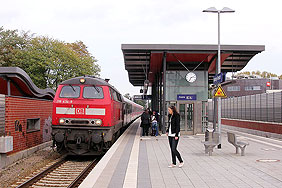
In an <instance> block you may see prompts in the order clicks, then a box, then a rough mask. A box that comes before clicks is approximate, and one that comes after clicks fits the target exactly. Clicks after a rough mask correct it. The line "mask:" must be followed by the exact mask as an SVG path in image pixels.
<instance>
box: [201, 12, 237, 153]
mask: <svg viewBox="0 0 282 188" xmlns="http://www.w3.org/2000/svg"><path fill="white" fill-rule="evenodd" d="M203 12H211V13H217V15H218V33H217V34H218V35H217V37H218V48H217V50H218V52H217V61H216V74H219V73H221V62H220V59H221V56H220V13H233V12H235V10H232V9H230V8H227V7H224V8H223V9H221V10H217V9H216V8H215V7H210V8H208V9H206V10H203ZM214 104H215V108H214V109H216V102H215V103H214ZM217 106H218V107H217V123H218V130H217V131H218V133H219V143H220V144H219V145H218V148H221V98H217ZM214 122H215V121H214ZM214 128H215V127H214Z"/></svg>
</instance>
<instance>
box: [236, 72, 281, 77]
mask: <svg viewBox="0 0 282 188" xmlns="http://www.w3.org/2000/svg"><path fill="white" fill-rule="evenodd" d="M239 75H249V76H250V75H257V76H260V77H262V78H271V77H277V74H274V73H271V72H266V71H263V72H260V71H258V70H257V71H252V73H251V72H249V71H245V72H239V73H237V74H236V76H239ZM279 79H282V75H281V76H279Z"/></svg>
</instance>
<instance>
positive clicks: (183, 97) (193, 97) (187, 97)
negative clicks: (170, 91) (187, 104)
mask: <svg viewBox="0 0 282 188" xmlns="http://www.w3.org/2000/svg"><path fill="white" fill-rule="evenodd" d="M177 100H178V101H181V100H185V101H195V100H197V95H177Z"/></svg>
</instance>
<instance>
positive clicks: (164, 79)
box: [162, 52, 166, 134]
mask: <svg viewBox="0 0 282 188" xmlns="http://www.w3.org/2000/svg"><path fill="white" fill-rule="evenodd" d="M165 95H166V52H164V55H163V113H162V116H163V117H162V119H163V122H162V133H163V134H165V132H166V130H165V112H166V105H165V102H166V96H165Z"/></svg>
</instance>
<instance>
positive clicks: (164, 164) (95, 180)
mask: <svg viewBox="0 0 282 188" xmlns="http://www.w3.org/2000/svg"><path fill="white" fill-rule="evenodd" d="M140 131H141V130H140V128H139V120H137V121H136V122H134V123H133V124H132V125H131V126H130V127H129V129H128V130H127V132H126V134H125V135H123V136H122V137H121V138H120V140H118V141H117V143H118V144H116V145H114V146H113V151H112V152H109V155H108V156H105V158H107V160H104V161H103V160H101V162H103V163H104V164H100V166H103V168H101V167H99V164H98V165H97V166H98V167H97V168H96V167H95V168H94V169H93V173H90V174H89V176H88V177H87V178H86V180H85V181H84V182H83V183H82V184H81V186H80V187H85V188H88V187H89V188H90V187H99V188H101V187H113V188H118V187H138V188H150V187H153V188H155V187H156V188H158V187H160V188H161V187H162V188H163V187H169V188H171V187H199V188H205V187H211V188H212V187H217V188H218V187H224V188H225V187H267V188H269V187H280V188H281V187H282V162H281V161H282V141H279V140H274V139H269V138H263V137H259V136H254V135H249V134H246V133H240V132H236V131H235V133H236V134H237V135H238V138H239V139H241V140H244V141H247V142H248V143H249V144H250V145H249V146H247V148H246V153H245V156H241V155H240V154H235V147H234V146H233V145H231V144H229V143H228V142H227V138H226V133H225V131H227V130H226V129H223V134H222V149H217V148H215V149H214V152H213V155H212V156H209V155H207V154H205V152H204V146H203V144H202V143H201V141H202V140H204V135H193V136H191V135H189V136H186V135H182V136H181V137H180V141H179V146H178V150H179V151H180V153H181V155H182V158H183V160H184V162H185V165H184V167H182V168H178V167H176V168H168V165H169V164H170V163H171V156H170V149H169V145H168V140H167V137H166V136H158V137H150V136H149V137H140ZM136 138H137V139H138V140H137V139H136ZM132 148H134V149H133V150H134V152H132ZM111 149H112V148H111ZM111 149H110V150H109V151H111ZM136 149H138V152H136ZM110 153H111V155H110ZM136 154H138V155H137V156H136ZM261 159H269V160H272V159H273V160H278V161H277V162H259V161H258V160H261ZM99 163H100V162H99ZM105 163H106V164H105ZM134 165H136V166H135V168H137V169H135V171H134V169H133V170H132V169H131V170H129V168H132V166H133V167H134ZM129 166H130V167H129ZM94 171H95V173H94ZM136 176H137V178H136Z"/></svg>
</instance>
